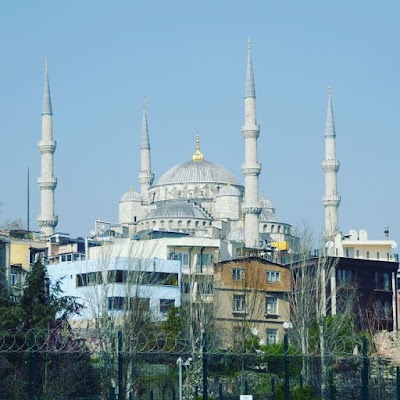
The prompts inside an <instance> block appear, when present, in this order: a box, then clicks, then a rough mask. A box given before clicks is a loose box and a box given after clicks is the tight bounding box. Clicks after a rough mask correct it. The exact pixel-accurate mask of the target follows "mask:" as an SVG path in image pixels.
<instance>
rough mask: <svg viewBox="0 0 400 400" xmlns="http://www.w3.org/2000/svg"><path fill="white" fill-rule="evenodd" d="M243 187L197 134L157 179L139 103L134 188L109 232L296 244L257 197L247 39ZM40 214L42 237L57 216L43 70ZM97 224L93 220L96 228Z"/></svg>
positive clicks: (253, 98) (287, 227)
mask: <svg viewBox="0 0 400 400" xmlns="http://www.w3.org/2000/svg"><path fill="white" fill-rule="evenodd" d="M244 111H245V118H244V125H243V127H242V129H241V131H242V135H243V138H244V154H245V157H244V163H243V165H242V171H243V175H244V185H242V184H241V183H240V181H239V179H238V178H237V177H235V176H234V175H233V174H232V173H231V172H230V171H228V170H227V169H226V168H224V167H223V166H220V165H218V164H217V163H214V162H212V161H210V160H207V159H206V157H205V156H204V155H203V154H202V153H201V149H200V138H199V136H198V135H197V138H196V148H195V152H194V154H193V156H192V157H191V159H190V160H189V161H186V162H184V163H182V164H178V165H176V166H174V167H172V168H171V169H169V170H168V171H167V172H165V173H164V174H163V175H162V176H160V177H159V178H158V179H157V180H155V179H154V178H155V177H154V174H153V172H152V168H151V147H150V135H149V130H148V124H147V115H146V106H145V105H144V107H143V122H142V132H141V147H140V168H141V170H140V172H139V175H138V180H139V185H140V192H136V191H134V190H133V188H131V189H130V190H129V191H128V192H126V193H124V194H123V195H122V197H121V200H120V202H119V221H118V226H114V227H113V229H114V232H115V233H116V235H118V236H120V237H129V238H138V239H143V238H147V237H149V234H153V237H154V232H157V233H158V235H162V234H164V235H168V234H179V233H180V234H183V235H188V236H191V237H203V238H204V237H205V238H211V239H219V240H223V241H227V242H234V243H236V244H239V245H241V246H243V247H248V248H255V247H256V248H260V247H261V248H262V247H266V246H271V245H272V246H275V247H279V249H280V250H283V251H289V250H290V248H291V246H293V244H294V243H295V242H296V240H297V238H296V236H295V232H294V229H293V228H292V227H291V226H290V225H289V224H288V223H285V222H282V221H281V220H279V219H278V218H277V216H276V215H275V209H274V208H273V206H272V204H271V202H270V201H269V200H267V199H266V198H264V196H262V197H261V198H260V197H259V175H260V172H261V164H260V163H259V162H258V149H257V139H258V137H259V134H260V127H259V125H258V124H257V119H256V92H255V84H254V75H253V65H252V57H251V44H250V42H249V43H248V59H247V72H246V84H245V96H244ZM39 149H40V152H41V155H42V176H41V177H40V178H39V186H40V189H41V214H40V216H39V218H38V223H39V225H40V227H41V230H42V233H43V234H44V235H45V236H47V237H48V236H51V235H52V234H54V232H55V231H54V229H55V227H56V225H57V222H58V217H57V216H56V215H55V212H54V190H55V188H56V185H57V179H56V178H55V177H54V176H53V154H54V151H55V149H56V142H55V140H53V136H52V108H51V98H50V86H49V80H48V73H47V63H46V73H45V87H44V97H43V111H42V140H41V141H40V142H39ZM99 226H100V225H99Z"/></svg>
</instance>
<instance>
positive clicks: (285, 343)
mask: <svg viewBox="0 0 400 400" xmlns="http://www.w3.org/2000/svg"><path fill="white" fill-rule="evenodd" d="M282 326H283V329H284V330H285V336H284V337H283V350H284V352H285V359H284V363H285V400H289V399H290V391H289V389H290V386H289V374H290V371H289V338H288V330H289V329H292V328H293V324H292V323H291V322H284V323H283V325H282Z"/></svg>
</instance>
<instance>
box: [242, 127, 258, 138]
mask: <svg viewBox="0 0 400 400" xmlns="http://www.w3.org/2000/svg"><path fill="white" fill-rule="evenodd" d="M242 134H243V137H244V138H245V139H257V138H258V137H259V136H260V125H243V126H242Z"/></svg>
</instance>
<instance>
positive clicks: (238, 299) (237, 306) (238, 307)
mask: <svg viewBox="0 0 400 400" xmlns="http://www.w3.org/2000/svg"><path fill="white" fill-rule="evenodd" d="M232 311H233V312H234V313H235V312H240V313H243V312H244V311H245V297H244V295H243V294H235V295H233V302H232Z"/></svg>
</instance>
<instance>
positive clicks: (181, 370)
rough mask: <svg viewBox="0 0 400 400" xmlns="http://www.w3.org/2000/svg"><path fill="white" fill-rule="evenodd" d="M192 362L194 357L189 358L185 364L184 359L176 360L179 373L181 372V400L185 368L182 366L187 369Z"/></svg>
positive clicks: (181, 399)
mask: <svg viewBox="0 0 400 400" xmlns="http://www.w3.org/2000/svg"><path fill="white" fill-rule="evenodd" d="M191 362H192V357H189V358H188V359H187V360H186V361H185V362H183V360H182V357H179V358H178V359H177V360H176V364H177V365H178V372H179V400H183V385H182V381H183V368H182V366H183V365H184V366H185V367H188V366H189V365H190V363H191Z"/></svg>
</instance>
